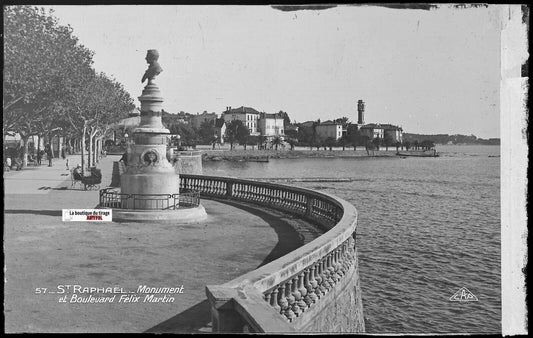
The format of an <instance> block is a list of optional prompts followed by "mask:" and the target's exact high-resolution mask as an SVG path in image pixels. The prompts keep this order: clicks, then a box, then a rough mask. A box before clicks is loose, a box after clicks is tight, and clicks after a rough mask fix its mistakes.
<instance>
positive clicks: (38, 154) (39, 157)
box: [37, 149, 43, 165]
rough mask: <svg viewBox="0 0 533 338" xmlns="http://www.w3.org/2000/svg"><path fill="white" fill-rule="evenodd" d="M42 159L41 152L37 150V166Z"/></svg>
mask: <svg viewBox="0 0 533 338" xmlns="http://www.w3.org/2000/svg"><path fill="white" fill-rule="evenodd" d="M42 158H43V151H42V150H41V149H39V150H37V165H41V160H42Z"/></svg>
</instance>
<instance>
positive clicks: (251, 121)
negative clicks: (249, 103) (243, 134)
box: [222, 106, 260, 136]
mask: <svg viewBox="0 0 533 338" xmlns="http://www.w3.org/2000/svg"><path fill="white" fill-rule="evenodd" d="M222 118H223V119H224V121H225V122H226V123H230V122H231V121H233V120H240V121H242V123H243V124H244V125H245V126H246V128H248V130H249V131H250V135H253V136H258V135H259V134H260V133H259V125H258V121H257V120H258V119H259V112H258V111H257V110H255V109H253V108H250V107H244V106H241V107H239V108H234V109H232V108H231V107H227V108H226V111H225V112H223V113H222Z"/></svg>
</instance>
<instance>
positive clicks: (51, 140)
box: [48, 134, 54, 158]
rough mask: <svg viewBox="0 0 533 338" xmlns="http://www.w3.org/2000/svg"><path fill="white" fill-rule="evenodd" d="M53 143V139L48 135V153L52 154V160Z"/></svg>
mask: <svg viewBox="0 0 533 338" xmlns="http://www.w3.org/2000/svg"><path fill="white" fill-rule="evenodd" d="M53 141H54V137H53V136H52V135H50V134H48V146H50V152H51V154H52V158H54V144H53V143H52V142H53Z"/></svg>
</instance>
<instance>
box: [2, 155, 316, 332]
mask: <svg viewBox="0 0 533 338" xmlns="http://www.w3.org/2000/svg"><path fill="white" fill-rule="evenodd" d="M118 159H119V156H108V157H107V158H105V159H103V161H102V162H101V163H100V164H99V167H100V168H101V169H102V173H103V181H102V183H103V184H102V187H105V186H106V185H107V184H109V183H110V182H111V169H112V162H113V161H114V160H118ZM70 162H71V163H74V162H76V163H77V161H75V159H74V162H73V161H72V160H71V161H70ZM65 173H67V174H68V172H67V170H66V169H65V167H64V161H61V160H59V161H58V160H56V161H55V165H54V166H53V167H47V166H41V167H39V168H31V169H25V170H22V171H19V172H8V173H5V174H7V175H5V176H4V189H5V196H4V198H5V204H4V209H5V210H4V216H5V217H4V222H5V223H4V255H5V286H4V297H5V303H4V314H5V331H6V332H10V333H12V332H145V331H149V332H188V333H193V332H209V331H210V312H209V304H208V302H207V300H205V285H209V284H220V283H224V282H227V281H229V280H231V279H233V278H235V277H237V276H239V275H241V274H243V273H246V272H248V271H251V270H253V269H255V268H257V267H258V266H260V265H262V264H265V263H266V262H269V261H271V260H273V259H275V258H277V257H280V256H281V255H284V254H285V253H287V252H289V251H292V250H294V249H296V248H297V247H299V246H301V245H302V244H303V243H304V242H307V241H309V240H311V239H312V238H314V237H315V236H316V235H318V232H316V231H315V230H314V229H313V228H312V227H310V226H309V225H308V224H306V223H304V222H302V221H300V220H297V219H293V218H292V217H290V216H287V215H281V214H277V213H275V212H271V211H268V210H265V209H261V210H260V209H258V208H255V207H250V206H246V205H243V204H229V203H220V202H215V201H208V200H203V201H202V205H204V207H205V208H206V211H207V213H208V219H207V220H206V221H205V222H202V223H194V224H188V225H174V224H163V223H159V224H158V223H111V222H106V223H89V222H62V221H61V209H70V208H93V207H95V206H96V205H97V203H98V191H84V190H75V189H71V187H70V177H69V176H68V175H67V176H64V174H65ZM295 229H300V230H304V231H300V230H295ZM63 285H81V286H82V287H104V288H108V287H111V288H112V287H117V288H122V289H123V290H124V291H127V292H133V293H135V294H134V296H140V298H139V302H135V303H126V302H119V298H120V296H121V295H120V294H118V295H116V298H115V300H114V301H113V302H112V303H103V304H94V303H93V304H85V303H70V301H71V300H72V297H73V293H71V292H68V293H65V294H64V295H66V296H67V302H66V303H62V302H59V299H60V297H62V296H63V294H59V293H58V292H60V290H61V286H63ZM140 285H147V286H150V287H181V286H182V285H183V293H179V294H174V295H170V296H172V297H173V300H172V301H170V302H166V303H162V302H159V303H152V302H144V298H145V295H137V294H136V293H137V289H138V287H139V286H140ZM37 288H47V293H45V294H43V293H38V291H36V290H37ZM71 288H73V287H71ZM40 290H42V289H40ZM65 290H66V287H65ZM50 291H53V292H55V293H50ZM76 295H77V296H79V297H88V296H89V293H86V294H82V293H80V292H77V293H76ZM92 295H93V296H109V297H110V296H113V294H109V293H107V292H103V293H92ZM156 296H162V295H156Z"/></svg>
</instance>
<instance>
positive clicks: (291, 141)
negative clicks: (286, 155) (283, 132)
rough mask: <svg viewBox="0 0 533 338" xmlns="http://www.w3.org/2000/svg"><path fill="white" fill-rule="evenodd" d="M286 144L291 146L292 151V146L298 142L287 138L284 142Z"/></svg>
mask: <svg viewBox="0 0 533 338" xmlns="http://www.w3.org/2000/svg"><path fill="white" fill-rule="evenodd" d="M286 142H287V143H288V144H289V145H290V146H291V150H294V146H295V145H296V143H297V142H298V141H297V140H295V139H293V138H288V139H287V140H286Z"/></svg>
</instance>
